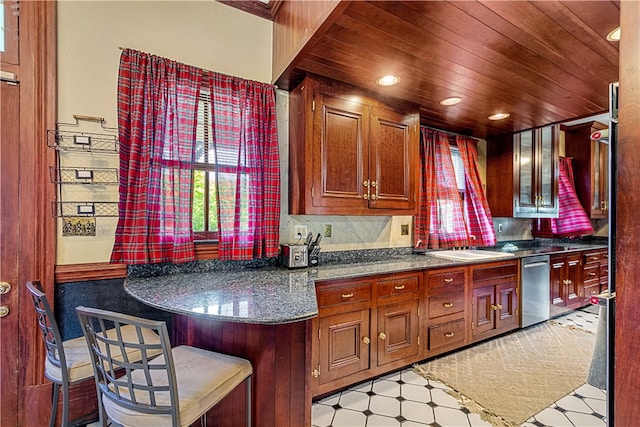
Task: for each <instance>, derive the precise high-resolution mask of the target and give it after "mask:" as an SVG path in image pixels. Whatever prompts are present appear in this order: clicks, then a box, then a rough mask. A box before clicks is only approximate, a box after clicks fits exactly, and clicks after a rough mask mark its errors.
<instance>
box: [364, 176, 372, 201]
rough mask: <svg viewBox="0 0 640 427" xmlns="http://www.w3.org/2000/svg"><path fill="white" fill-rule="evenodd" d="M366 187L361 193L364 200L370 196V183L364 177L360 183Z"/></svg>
mask: <svg viewBox="0 0 640 427" xmlns="http://www.w3.org/2000/svg"><path fill="white" fill-rule="evenodd" d="M362 185H364V186H365V187H366V188H367V193H366V194H363V195H362V198H363V199H365V200H369V199H370V198H371V185H370V184H369V180H368V179H366V180H364V182H363V183H362Z"/></svg>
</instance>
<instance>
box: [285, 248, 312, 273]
mask: <svg viewBox="0 0 640 427" xmlns="http://www.w3.org/2000/svg"><path fill="white" fill-rule="evenodd" d="M307 257H308V250H307V245H305V244H281V245H280V264H282V266H284V267H287V268H304V267H307V266H308V260H307Z"/></svg>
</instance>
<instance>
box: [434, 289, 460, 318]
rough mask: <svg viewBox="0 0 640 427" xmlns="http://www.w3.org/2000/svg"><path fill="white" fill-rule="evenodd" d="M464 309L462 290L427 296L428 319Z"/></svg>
mask: <svg viewBox="0 0 640 427" xmlns="http://www.w3.org/2000/svg"><path fill="white" fill-rule="evenodd" d="M463 311H464V292H453V293H446V294H439V295H432V296H430V297H429V319H434V318H436V317H440V316H446V315H448V314H454V313H462V312H463Z"/></svg>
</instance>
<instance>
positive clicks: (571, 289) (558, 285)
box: [549, 252, 583, 316]
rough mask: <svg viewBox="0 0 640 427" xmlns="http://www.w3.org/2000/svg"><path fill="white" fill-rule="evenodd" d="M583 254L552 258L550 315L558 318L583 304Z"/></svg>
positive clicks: (554, 256)
mask: <svg viewBox="0 0 640 427" xmlns="http://www.w3.org/2000/svg"><path fill="white" fill-rule="evenodd" d="M581 260H582V254H581V253H580V252H578V253H571V254H564V255H553V256H551V257H550V262H551V272H550V282H549V285H550V300H551V301H550V304H551V307H550V314H551V316H556V315H558V314H562V313H564V312H567V311H569V310H573V309H575V308H579V307H580V306H581V305H582V304H583V297H582V293H583V289H582V275H583V271H582V262H581Z"/></svg>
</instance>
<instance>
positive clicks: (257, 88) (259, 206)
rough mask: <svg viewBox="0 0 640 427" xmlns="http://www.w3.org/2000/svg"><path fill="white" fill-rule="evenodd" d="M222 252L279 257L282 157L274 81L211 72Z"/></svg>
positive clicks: (228, 255) (247, 256) (234, 256)
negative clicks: (264, 82)
mask: <svg viewBox="0 0 640 427" xmlns="http://www.w3.org/2000/svg"><path fill="white" fill-rule="evenodd" d="M209 81H210V86H211V88H210V90H211V102H212V117H213V124H212V127H213V144H214V149H215V153H216V164H217V167H216V189H217V191H218V228H219V248H218V252H219V256H220V259H223V260H247V259H252V258H260V257H273V256H276V255H277V254H278V247H279V241H280V235H279V228H280V159H279V153H278V135H277V125H276V111H275V91H274V87H273V86H271V85H266V84H263V83H257V82H251V81H247V80H243V79H239V78H235V77H230V76H225V75H221V74H217V73H210V75H209Z"/></svg>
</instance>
